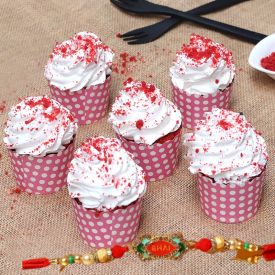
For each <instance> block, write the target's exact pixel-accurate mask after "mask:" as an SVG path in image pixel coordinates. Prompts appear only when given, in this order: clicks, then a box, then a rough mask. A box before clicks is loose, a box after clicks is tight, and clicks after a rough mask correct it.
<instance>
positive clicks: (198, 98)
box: [172, 82, 233, 129]
mask: <svg viewBox="0 0 275 275" xmlns="http://www.w3.org/2000/svg"><path fill="white" fill-rule="evenodd" d="M232 90H233V82H232V83H231V84H230V85H229V86H228V87H227V88H225V89H224V90H222V91H221V90H218V91H217V92H215V93H213V94H208V95H194V94H189V93H188V92H186V91H182V90H179V89H178V88H177V87H175V86H174V85H173V83H172V93H173V102H174V103H175V105H176V106H177V107H178V108H179V110H180V112H181V114H182V117H183V120H182V123H183V127H184V128H187V129H194V127H195V125H196V123H197V121H198V120H202V119H204V114H205V112H211V111H212V109H213V108H215V107H217V108H223V109H228V108H229V101H230V96H231V93H232Z"/></svg>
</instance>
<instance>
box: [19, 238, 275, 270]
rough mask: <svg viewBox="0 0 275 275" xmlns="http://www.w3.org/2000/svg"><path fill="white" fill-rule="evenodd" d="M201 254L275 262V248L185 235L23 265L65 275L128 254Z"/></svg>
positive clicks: (144, 257) (150, 257) (167, 256)
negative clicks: (68, 269)
mask: <svg viewBox="0 0 275 275" xmlns="http://www.w3.org/2000/svg"><path fill="white" fill-rule="evenodd" d="M192 250H199V251H202V252H205V253H208V254H214V253H217V252H225V251H232V250H235V251H236V252H237V254H236V256H235V258H234V259H235V260H243V261H246V262H248V263H253V264H255V263H257V262H258V260H259V259H260V258H261V257H262V258H264V260H266V261H272V260H275V244H265V245H262V246H260V245H256V244H252V243H248V242H243V241H241V240H239V239H228V240H225V239H224V238H223V237H221V236H216V237H214V238H212V239H207V238H203V239H200V240H199V241H193V240H192V241H188V240H185V239H184V238H183V235H182V234H181V233H177V234H172V235H169V236H150V235H145V236H143V237H142V238H141V239H140V241H139V242H132V243H130V244H128V245H126V246H120V245H115V246H113V247H112V248H100V249H98V250H97V251H96V252H92V253H88V254H85V255H68V256H65V257H63V258H56V259H52V260H50V259H48V258H39V259H31V260H24V261H22V268H23V269H32V268H41V267H46V266H49V265H51V264H56V265H60V267H61V269H60V270H61V271H62V270H63V269H64V268H65V267H66V266H68V265H71V264H84V265H88V266H89V265H92V264H95V263H107V262H109V261H112V260H114V259H118V258H121V257H123V255H124V254H125V253H126V252H132V253H135V254H137V255H138V256H139V257H140V259H141V260H153V259H174V260H176V259H180V258H181V257H182V256H183V255H184V254H185V253H186V252H188V251H192Z"/></svg>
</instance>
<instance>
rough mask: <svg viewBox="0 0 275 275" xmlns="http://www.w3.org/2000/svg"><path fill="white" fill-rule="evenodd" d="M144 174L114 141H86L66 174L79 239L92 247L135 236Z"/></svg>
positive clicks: (97, 139)
mask: <svg viewBox="0 0 275 275" xmlns="http://www.w3.org/2000/svg"><path fill="white" fill-rule="evenodd" d="M146 186H147V184H146V182H145V175H144V172H143V170H142V168H141V167H140V166H138V165H137V164H136V163H135V162H134V160H133V156H132V154H130V153H129V152H127V151H126V150H124V149H123V148H122V146H121V143H120V142H119V140H118V139H116V138H104V137H93V138H89V139H87V140H86V141H85V142H84V143H83V144H82V145H81V147H80V148H79V149H78V150H77V151H76V152H75V155H74V159H73V160H72V162H71V165H70V168H69V174H68V189H69V193H70V196H71V198H72V200H73V206H74V210H75V214H76V219H77V224H78V228H79V232H80V237H81V238H82V239H83V240H84V241H85V242H86V243H87V244H89V245H90V246H92V247H97V248H98V247H111V246H113V245H115V244H125V243H128V242H130V241H132V240H133V239H134V237H135V236H136V234H137V230H138V226H139V220H140V214H141V201H142V197H143V195H144V193H145V191H146Z"/></svg>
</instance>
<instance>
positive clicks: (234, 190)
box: [198, 171, 265, 223]
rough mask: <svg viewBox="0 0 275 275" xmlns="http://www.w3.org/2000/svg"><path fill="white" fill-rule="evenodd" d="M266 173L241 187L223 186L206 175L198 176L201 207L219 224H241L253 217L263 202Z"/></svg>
mask: <svg viewBox="0 0 275 275" xmlns="http://www.w3.org/2000/svg"><path fill="white" fill-rule="evenodd" d="M264 176H265V172H264V171H263V172H262V173H261V174H260V175H259V176H257V177H254V178H252V179H251V180H250V181H248V182H246V183H245V184H244V185H243V186H241V185H236V184H235V185H231V184H227V185H222V184H217V183H215V182H213V180H212V179H210V178H209V177H206V176H205V175H202V174H199V175H198V187H199V192H200V201H201V207H202V209H203V211H204V213H205V214H206V215H207V216H208V217H210V218H211V219H214V220H216V221H219V222H223V223H239V222H243V221H246V220H248V219H250V218H251V217H253V216H254V215H255V214H256V212H257V210H258V208H259V206H260V201H261V194H262V189H263V183H264Z"/></svg>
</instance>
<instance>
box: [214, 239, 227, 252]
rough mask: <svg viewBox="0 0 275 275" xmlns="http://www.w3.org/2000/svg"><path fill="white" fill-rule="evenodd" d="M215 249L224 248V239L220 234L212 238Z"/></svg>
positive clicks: (220, 249)
mask: <svg viewBox="0 0 275 275" xmlns="http://www.w3.org/2000/svg"><path fill="white" fill-rule="evenodd" d="M213 240H214V242H215V244H216V249H217V251H222V250H223V249H224V245H225V241H224V238H223V237H221V236H216V237H214V238H213Z"/></svg>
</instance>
